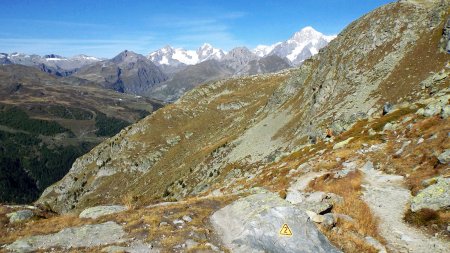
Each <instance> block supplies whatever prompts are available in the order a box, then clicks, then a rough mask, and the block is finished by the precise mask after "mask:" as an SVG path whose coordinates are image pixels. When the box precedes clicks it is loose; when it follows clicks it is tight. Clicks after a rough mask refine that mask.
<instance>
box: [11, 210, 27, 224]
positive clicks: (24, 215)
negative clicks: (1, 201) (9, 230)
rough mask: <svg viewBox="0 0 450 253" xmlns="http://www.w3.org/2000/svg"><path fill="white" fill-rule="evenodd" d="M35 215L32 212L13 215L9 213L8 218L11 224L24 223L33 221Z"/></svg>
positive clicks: (14, 213)
mask: <svg viewBox="0 0 450 253" xmlns="http://www.w3.org/2000/svg"><path fill="white" fill-rule="evenodd" d="M33 216H34V213H33V212H32V211H31V210H20V211H17V212H13V213H8V214H7V215H6V217H8V218H9V222H10V223H16V222H22V221H26V220H29V219H31V218H32V217H33Z"/></svg>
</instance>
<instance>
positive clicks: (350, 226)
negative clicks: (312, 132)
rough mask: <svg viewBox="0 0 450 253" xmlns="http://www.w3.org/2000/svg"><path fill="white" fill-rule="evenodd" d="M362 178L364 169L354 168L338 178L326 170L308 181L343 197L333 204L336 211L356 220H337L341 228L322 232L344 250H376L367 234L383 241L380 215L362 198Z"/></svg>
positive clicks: (311, 184) (312, 186)
mask: <svg viewBox="0 0 450 253" xmlns="http://www.w3.org/2000/svg"><path fill="white" fill-rule="evenodd" d="M361 182H362V175H361V173H360V172H359V171H355V172H352V173H349V174H348V175H347V176H346V177H344V178H341V179H335V178H332V177H331V174H325V175H324V176H322V177H319V178H316V180H313V181H311V183H310V185H309V187H310V189H311V190H314V191H324V192H332V193H335V194H338V195H340V196H342V197H343V198H344V202H343V203H342V204H339V203H337V204H336V205H335V206H334V207H333V212H334V213H341V214H346V215H348V216H350V217H352V218H353V220H354V221H352V222H351V221H346V220H338V224H337V228H338V229H337V230H336V231H335V232H334V231H323V232H324V233H325V234H326V235H327V237H328V238H329V239H330V240H331V241H332V242H333V243H334V244H335V245H337V246H339V247H340V248H341V249H343V250H344V251H345V252H355V253H356V252H361V251H364V252H377V251H376V250H375V249H374V248H372V247H371V246H370V245H368V244H367V243H366V242H365V241H364V237H366V236H371V237H374V238H376V239H378V240H379V241H383V238H381V237H380V236H379V234H378V221H377V219H376V218H375V217H374V216H373V215H372V212H371V210H370V208H369V206H368V205H367V204H366V203H365V202H364V201H363V200H362V199H361V195H362V192H361Z"/></svg>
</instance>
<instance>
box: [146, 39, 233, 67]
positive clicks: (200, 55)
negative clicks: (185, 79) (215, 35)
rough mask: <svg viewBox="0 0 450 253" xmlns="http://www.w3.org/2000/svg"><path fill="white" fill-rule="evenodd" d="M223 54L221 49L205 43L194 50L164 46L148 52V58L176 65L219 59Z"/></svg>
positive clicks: (160, 63)
mask: <svg viewBox="0 0 450 253" xmlns="http://www.w3.org/2000/svg"><path fill="white" fill-rule="evenodd" d="M224 55H225V52H224V51H223V50H221V49H217V48H214V47H212V46H211V45H210V44H207V43H205V44H203V45H202V46H201V47H199V48H198V49H197V50H196V51H194V50H185V49H183V48H173V47H171V46H165V47H163V48H161V49H158V50H156V51H154V52H152V53H150V54H149V55H148V58H149V59H150V60H151V61H152V62H153V63H155V64H157V65H170V66H178V65H182V64H184V65H194V64H197V63H200V62H203V61H206V60H211V59H216V60H220V59H221V58H222V57H223V56H224Z"/></svg>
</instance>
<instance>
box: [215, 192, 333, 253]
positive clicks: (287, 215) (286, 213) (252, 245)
mask: <svg viewBox="0 0 450 253" xmlns="http://www.w3.org/2000/svg"><path fill="white" fill-rule="evenodd" d="M211 222H212V224H213V225H214V228H215V229H216V231H217V233H218V234H219V236H220V237H221V239H222V240H223V242H224V244H225V245H226V246H227V247H229V249H230V250H231V251H232V252H339V250H338V249H336V248H335V247H334V246H333V245H331V244H330V242H329V241H328V240H327V238H326V237H325V236H324V235H323V234H321V233H320V231H319V230H318V229H317V228H316V226H315V225H314V224H313V223H312V222H311V221H310V219H309V217H308V215H307V214H306V213H305V212H303V211H301V210H299V209H297V208H296V207H295V206H294V205H292V204H290V203H289V202H287V201H285V200H283V199H281V198H280V197H278V196H277V195H275V194H273V193H260V194H255V195H250V196H248V197H245V198H242V199H239V200H237V201H235V202H233V203H232V204H230V205H228V206H226V207H224V208H222V209H220V210H219V211H217V212H215V213H214V214H213V215H212V216H211ZM284 224H288V226H289V228H290V230H291V231H292V236H282V235H280V234H279V233H280V230H281V229H282V227H283V225H284Z"/></svg>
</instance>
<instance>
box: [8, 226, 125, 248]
mask: <svg viewBox="0 0 450 253" xmlns="http://www.w3.org/2000/svg"><path fill="white" fill-rule="evenodd" d="M125 235H126V234H125V232H124V231H123V229H122V227H121V226H120V225H118V224H116V223H115V222H112V221H109V222H105V223H102V224H94V225H84V226H81V227H73V228H65V229H63V230H61V231H59V232H58V233H55V234H49V235H37V236H30V237H26V238H23V239H20V240H17V241H15V242H14V243H12V244H10V245H8V246H6V249H7V250H8V251H12V252H35V251H37V250H45V249H49V248H53V247H61V248H64V249H70V248H80V247H87V248H90V247H95V246H99V245H105V244H112V243H121V242H124V241H126V239H125Z"/></svg>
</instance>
